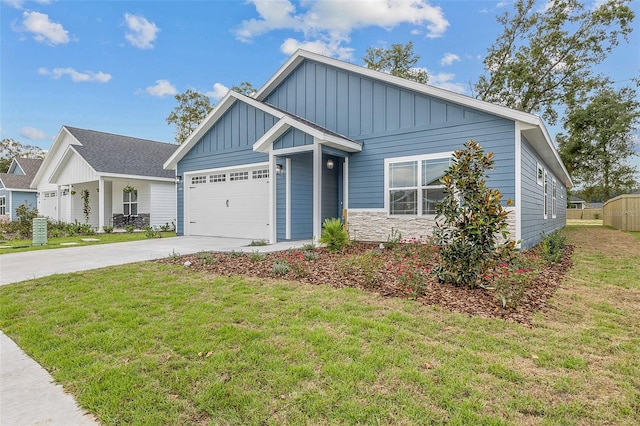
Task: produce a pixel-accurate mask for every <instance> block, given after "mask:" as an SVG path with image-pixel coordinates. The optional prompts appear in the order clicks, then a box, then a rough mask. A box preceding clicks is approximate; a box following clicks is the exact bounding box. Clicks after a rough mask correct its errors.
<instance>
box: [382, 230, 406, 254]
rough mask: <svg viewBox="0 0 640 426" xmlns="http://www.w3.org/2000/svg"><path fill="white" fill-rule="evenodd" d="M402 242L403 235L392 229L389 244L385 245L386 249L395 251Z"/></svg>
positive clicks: (388, 239) (388, 238) (388, 237)
mask: <svg viewBox="0 0 640 426" xmlns="http://www.w3.org/2000/svg"><path fill="white" fill-rule="evenodd" d="M400 241H402V234H401V233H400V232H399V231H398V230H397V229H395V228H391V233H390V234H389V235H388V236H387V242H386V243H384V244H383V245H384V248H386V249H389V250H393V249H395V248H396V247H398V244H400Z"/></svg>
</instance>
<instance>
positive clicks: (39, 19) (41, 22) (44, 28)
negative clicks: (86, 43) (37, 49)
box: [22, 11, 69, 45]
mask: <svg viewBox="0 0 640 426" xmlns="http://www.w3.org/2000/svg"><path fill="white" fill-rule="evenodd" d="M22 16H23V17H24V20H23V21H22V25H23V29H24V31H28V32H30V33H33V34H34V36H33V38H34V39H35V40H36V41H38V42H40V43H48V44H52V45H56V44H66V43H68V42H69V32H68V31H67V30H65V29H64V27H63V26H62V24H59V23H57V22H51V21H50V20H49V15H47V14H45V13H40V12H27V11H25V12H23V13H22Z"/></svg>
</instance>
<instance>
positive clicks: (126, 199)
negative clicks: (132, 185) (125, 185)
mask: <svg viewBox="0 0 640 426" xmlns="http://www.w3.org/2000/svg"><path fill="white" fill-rule="evenodd" d="M122 203H123V213H124V214H125V215H133V216H136V215H137V214H138V190H137V189H134V190H133V191H132V192H125V191H122Z"/></svg>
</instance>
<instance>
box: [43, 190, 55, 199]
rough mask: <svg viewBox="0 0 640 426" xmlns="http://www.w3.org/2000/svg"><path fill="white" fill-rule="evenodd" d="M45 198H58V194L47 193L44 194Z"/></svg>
mask: <svg viewBox="0 0 640 426" xmlns="http://www.w3.org/2000/svg"><path fill="white" fill-rule="evenodd" d="M44 198H56V192H55V191H53V192H45V193H44Z"/></svg>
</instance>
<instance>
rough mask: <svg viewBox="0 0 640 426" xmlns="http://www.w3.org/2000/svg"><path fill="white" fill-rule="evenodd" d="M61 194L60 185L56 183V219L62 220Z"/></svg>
mask: <svg viewBox="0 0 640 426" xmlns="http://www.w3.org/2000/svg"><path fill="white" fill-rule="evenodd" d="M61 198H62V197H61V195H60V185H56V221H57V222H60V207H61V206H62V202H61V201H60V200H61Z"/></svg>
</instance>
